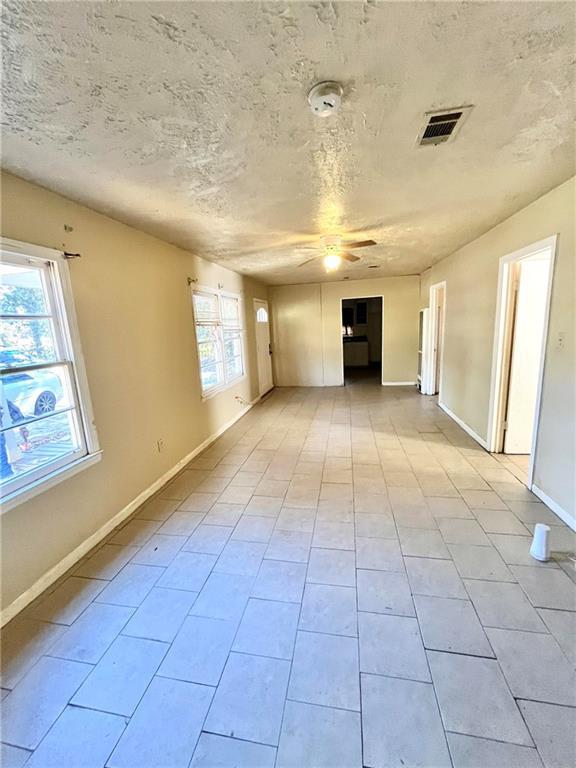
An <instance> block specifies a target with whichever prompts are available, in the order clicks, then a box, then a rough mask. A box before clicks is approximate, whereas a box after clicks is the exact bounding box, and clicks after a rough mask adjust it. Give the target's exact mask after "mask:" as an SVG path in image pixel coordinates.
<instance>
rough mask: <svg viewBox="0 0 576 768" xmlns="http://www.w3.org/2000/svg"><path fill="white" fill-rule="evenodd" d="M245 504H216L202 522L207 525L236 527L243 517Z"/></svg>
mask: <svg viewBox="0 0 576 768" xmlns="http://www.w3.org/2000/svg"><path fill="white" fill-rule="evenodd" d="M244 507H245V505H244V504H221V503H216V504H214V506H213V507H212V509H211V510H210V512H208V514H207V515H206V516H205V518H204V520H203V521H202V522H203V523H205V524H206V525H225V526H234V525H236V523H237V522H238V520H240V518H241V517H242V512H243V511H244Z"/></svg>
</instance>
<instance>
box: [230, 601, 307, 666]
mask: <svg viewBox="0 0 576 768" xmlns="http://www.w3.org/2000/svg"><path fill="white" fill-rule="evenodd" d="M299 614H300V606H299V605H297V604H296V603H282V602H277V601H272V600H258V599H254V598H252V599H251V600H249V601H248V605H247V606H246V610H245V612H244V616H243V617H242V622H241V623H240V627H239V628H238V633H237V635H236V639H235V640H234V645H233V647H232V650H233V651H238V652H239V653H249V654H253V655H254V656H270V657H271V658H275V659H291V658H292V654H293V652H294V643H295V641H296V629H297V627H298V616H299Z"/></svg>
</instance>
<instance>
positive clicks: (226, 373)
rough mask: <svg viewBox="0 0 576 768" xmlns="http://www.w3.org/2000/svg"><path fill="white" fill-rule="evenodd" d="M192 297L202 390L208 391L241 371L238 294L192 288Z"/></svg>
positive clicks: (240, 316)
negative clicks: (232, 294)
mask: <svg viewBox="0 0 576 768" xmlns="http://www.w3.org/2000/svg"><path fill="white" fill-rule="evenodd" d="M192 301H193V305H194V322H195V325H196V343H197V344H198V360H199V363H200V379H201V383H202V393H203V394H209V393H212V392H215V391H217V390H219V389H222V388H224V387H226V386H227V385H228V384H231V383H232V382H234V381H236V380H237V379H240V378H241V377H242V376H243V375H244V343H243V329H242V313H241V306H240V298H239V297H238V296H231V295H229V294H225V293H219V292H216V291H210V290H194V291H193V293H192Z"/></svg>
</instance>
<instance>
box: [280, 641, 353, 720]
mask: <svg viewBox="0 0 576 768" xmlns="http://www.w3.org/2000/svg"><path fill="white" fill-rule="evenodd" d="M288 698H289V699H292V700H294V701H301V702H307V703H309V704H320V705H322V706H325V707H337V708H339V709H351V710H355V711H360V687H359V666H358V641H357V640H356V638H353V637H343V636H341V635H322V634H318V633H315V632H298V634H297V636H296V647H295V649H294V660H293V662H292V673H291V676H290V685H289V688H288Z"/></svg>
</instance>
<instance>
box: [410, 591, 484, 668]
mask: <svg viewBox="0 0 576 768" xmlns="http://www.w3.org/2000/svg"><path fill="white" fill-rule="evenodd" d="M414 604H415V606H416V613H417V615H418V621H419V623H420V630H421V632H422V639H423V641H424V647H425V648H427V649H428V650H434V651H449V652H450V653H466V654H469V655H472V656H490V657H493V656H494V653H493V651H492V648H491V646H490V643H489V642H488V638H487V637H486V634H485V633H484V630H483V629H482V627H481V625H480V622H479V621H478V617H477V616H476V612H475V611H474V608H473V607H472V603H471V602H470V601H469V600H454V599H453V598H448V597H426V596H424V595H415V596H414Z"/></svg>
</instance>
